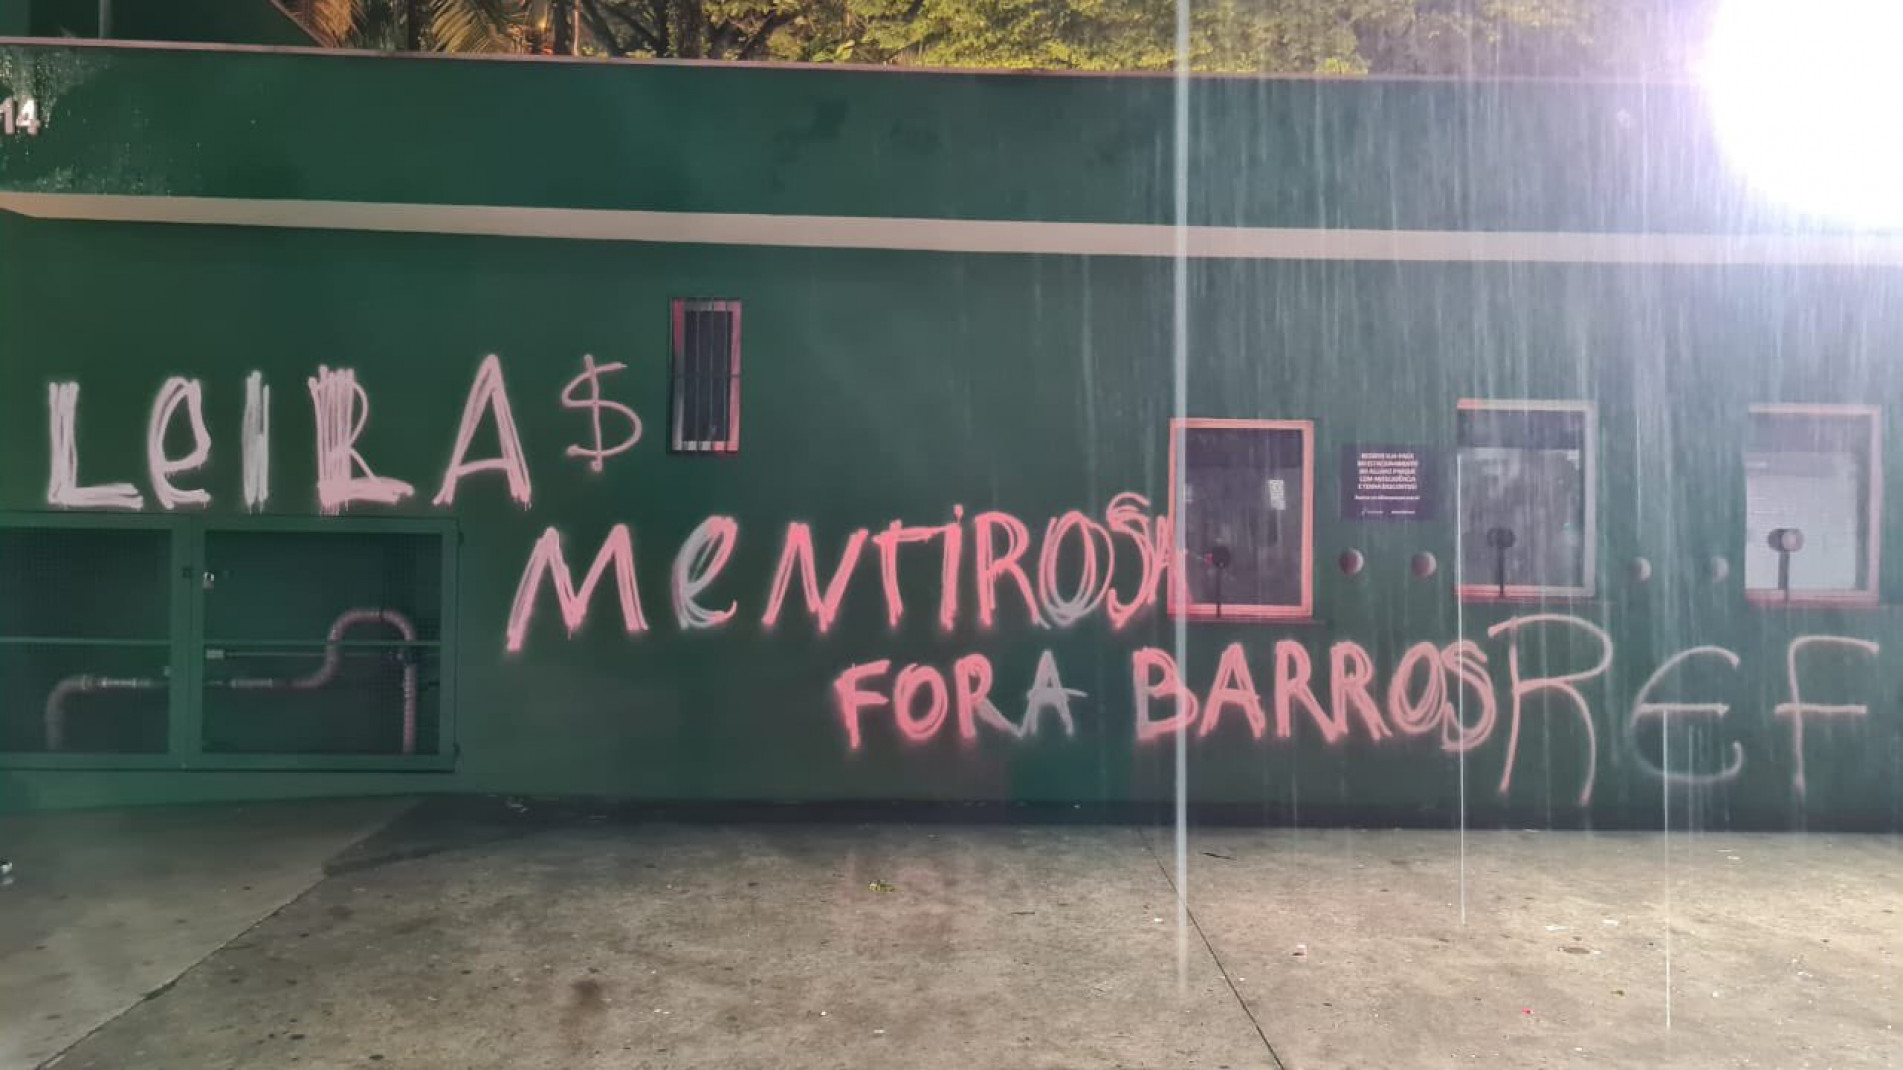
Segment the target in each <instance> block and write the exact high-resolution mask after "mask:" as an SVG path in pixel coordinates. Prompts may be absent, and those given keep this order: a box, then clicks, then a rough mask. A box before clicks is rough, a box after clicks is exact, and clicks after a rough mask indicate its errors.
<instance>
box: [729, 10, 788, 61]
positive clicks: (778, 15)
mask: <svg viewBox="0 0 1903 1070" xmlns="http://www.w3.org/2000/svg"><path fill="white" fill-rule="evenodd" d="M792 20H793V13H792V12H790V11H775V12H773V13H772V14H770V15H768V16H767V17H766V21H764V22H762V23H760V28H759V29H757V30H755V31H753V36H752V37H749V38H747V40H746V42H745V43H744V44H742V45H741V46H740V51H738V52H735V53H734V57H733V58H735V59H753V58H754V57H755V56H757V55H758V54H759V50H760V48H761V47H762V46H763V45H765V44H766V43H767V40H768V39H769V38H771V37H772V36H773V31H775V30H777V29H779V28H780V27H782V26H784V25H786V24H787V23H788V22H791V21H792Z"/></svg>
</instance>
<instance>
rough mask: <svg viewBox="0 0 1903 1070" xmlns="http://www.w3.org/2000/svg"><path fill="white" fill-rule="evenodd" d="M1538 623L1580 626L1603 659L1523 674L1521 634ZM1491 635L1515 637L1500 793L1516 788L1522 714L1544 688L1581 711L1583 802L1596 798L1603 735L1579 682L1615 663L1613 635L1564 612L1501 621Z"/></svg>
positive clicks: (1509, 661)
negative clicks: (1552, 672) (1551, 672)
mask: <svg viewBox="0 0 1903 1070" xmlns="http://www.w3.org/2000/svg"><path fill="white" fill-rule="evenodd" d="M1537 624H1557V625H1563V626H1565V627H1569V628H1577V629H1579V630H1580V631H1582V632H1585V633H1586V634H1587V635H1589V636H1591V637H1592V638H1593V639H1595V640H1597V641H1598V643H1599V660H1598V661H1597V662H1596V663H1594V665H1593V667H1592V668H1590V669H1585V670H1583V671H1580V672H1572V673H1565V674H1563V675H1560V676H1534V677H1522V676H1521V675H1520V644H1519V642H1518V641H1517V637H1518V634H1519V631H1520V629H1522V628H1527V627H1531V626H1533V625H1537ZM1487 635H1488V636H1500V635H1507V636H1511V637H1514V638H1515V641H1514V642H1513V643H1511V644H1510V645H1508V647H1507V679H1508V681H1509V684H1510V686H1509V692H1508V693H1509V694H1511V695H1512V701H1513V706H1512V715H1511V716H1512V719H1511V720H1510V721H1509V722H1508V724H1507V755H1506V766H1505V768H1503V769H1502V770H1501V771H1500V794H1501V795H1503V796H1504V795H1506V794H1507V793H1508V792H1510V791H1511V790H1512V789H1513V767H1514V762H1515V761H1516V760H1517V759H1518V758H1519V753H1520V715H1521V712H1522V711H1523V710H1524V708H1525V703H1526V699H1527V698H1528V697H1529V696H1532V695H1538V694H1541V693H1543V692H1548V691H1550V692H1553V693H1555V694H1557V695H1559V696H1560V697H1562V698H1565V699H1567V700H1569V701H1571V702H1572V704H1573V708H1574V709H1576V710H1578V711H1579V719H1580V721H1581V722H1582V723H1583V724H1584V725H1585V728H1586V777H1585V782H1584V783H1582V784H1581V785H1580V787H1579V805H1581V806H1585V805H1586V804H1587V803H1590V802H1591V801H1592V785H1593V779H1594V778H1595V777H1596V776H1597V775H1598V772H1599V736H1598V733H1597V732H1595V731H1594V729H1593V724H1592V703H1590V702H1587V701H1586V696H1585V695H1582V694H1580V693H1579V687H1578V686H1577V685H1579V684H1583V683H1585V682H1586V681H1588V680H1591V679H1593V678H1594V677H1596V676H1598V675H1600V674H1601V673H1603V672H1605V671H1606V670H1607V669H1608V668H1611V667H1612V637H1611V636H1608V635H1607V634H1606V633H1605V631H1604V630H1603V629H1601V628H1600V627H1599V626H1598V625H1596V624H1594V623H1592V622H1591V621H1585V620H1581V619H1579V618H1578V617H1569V616H1566V615H1565V614H1563V613H1533V614H1529V615H1527V616H1524V617H1515V618H1513V619H1512V620H1506V621H1501V622H1500V623H1499V624H1496V625H1494V626H1493V627H1491V628H1488V629H1487Z"/></svg>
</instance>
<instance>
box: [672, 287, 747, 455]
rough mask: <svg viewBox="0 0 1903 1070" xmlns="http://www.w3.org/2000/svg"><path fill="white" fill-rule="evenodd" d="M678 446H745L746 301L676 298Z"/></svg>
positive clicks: (710, 449) (722, 449)
mask: <svg viewBox="0 0 1903 1070" xmlns="http://www.w3.org/2000/svg"><path fill="white" fill-rule="evenodd" d="M670 378H671V390H672V395H673V398H672V400H673V406H672V409H673V415H674V428H673V443H672V445H673V449H674V452H676V453H737V452H739V450H740V302H738V301H675V302H674V359H673V367H672V374H671V377H670Z"/></svg>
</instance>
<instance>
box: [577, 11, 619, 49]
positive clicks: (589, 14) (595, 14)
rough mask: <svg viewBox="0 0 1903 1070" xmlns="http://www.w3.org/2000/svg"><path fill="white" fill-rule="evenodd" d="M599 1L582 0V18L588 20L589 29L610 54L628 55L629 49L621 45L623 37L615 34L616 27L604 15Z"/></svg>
mask: <svg viewBox="0 0 1903 1070" xmlns="http://www.w3.org/2000/svg"><path fill="white" fill-rule="evenodd" d="M598 3H599V0H581V15H582V18H584V19H587V20H588V31H589V32H590V33H592V34H594V35H595V39H596V40H598V41H600V42H601V47H603V48H605V49H607V50H608V54H609V55H611V56H626V55H627V54H628V50H627V49H625V48H623V47H621V39H620V38H619V37H617V36H615V31H614V27H613V26H610V25H608V20H607V18H606V17H604V16H603V15H602V13H601V8H600V7H599V6H598Z"/></svg>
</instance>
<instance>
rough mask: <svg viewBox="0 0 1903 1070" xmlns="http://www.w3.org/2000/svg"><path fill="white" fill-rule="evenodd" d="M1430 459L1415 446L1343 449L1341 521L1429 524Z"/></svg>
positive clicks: (1431, 497)
mask: <svg viewBox="0 0 1903 1070" xmlns="http://www.w3.org/2000/svg"><path fill="white" fill-rule="evenodd" d="M1434 477H1435V472H1434V464H1433V456H1432V455H1431V454H1430V453H1428V451H1427V450H1425V449H1422V448H1421V447H1419V446H1343V447H1342V448H1341V515H1342V519H1344V520H1431V519H1433V516H1434V497H1435V489H1436V481H1435V478H1434Z"/></svg>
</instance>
